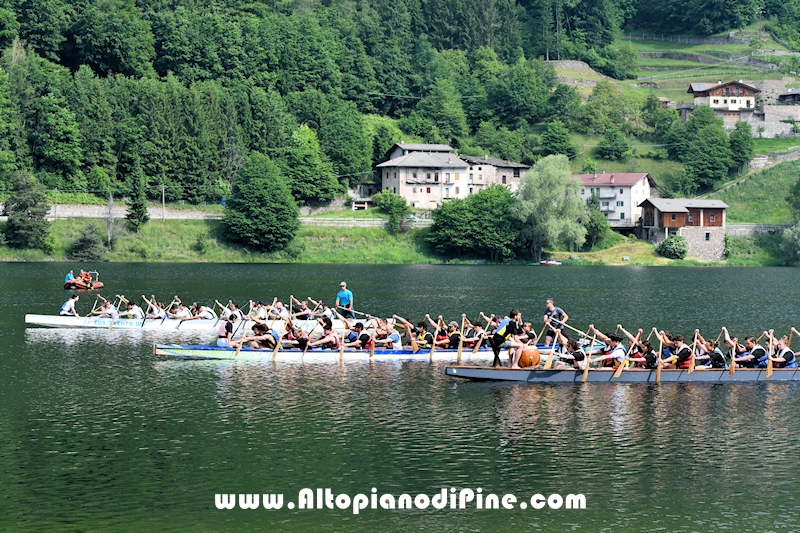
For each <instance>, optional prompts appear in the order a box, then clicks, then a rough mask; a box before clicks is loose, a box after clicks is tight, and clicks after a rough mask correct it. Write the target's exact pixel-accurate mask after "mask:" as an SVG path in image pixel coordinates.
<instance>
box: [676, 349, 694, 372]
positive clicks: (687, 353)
mask: <svg viewBox="0 0 800 533" xmlns="http://www.w3.org/2000/svg"><path fill="white" fill-rule="evenodd" d="M675 356H676V357H677V358H678V360H677V361H675V366H677V367H678V368H689V365H690V364H691V362H692V350H691V348H689V347H688V346H686V345H685V344H684V345H683V346H681V348H680V349H679V350H678V351H677V352H676V353H675Z"/></svg>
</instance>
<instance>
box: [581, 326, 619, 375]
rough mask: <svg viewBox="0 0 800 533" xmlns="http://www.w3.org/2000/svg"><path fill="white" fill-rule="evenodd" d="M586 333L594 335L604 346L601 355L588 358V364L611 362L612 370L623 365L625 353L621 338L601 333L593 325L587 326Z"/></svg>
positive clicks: (611, 333) (613, 334) (612, 334)
mask: <svg viewBox="0 0 800 533" xmlns="http://www.w3.org/2000/svg"><path fill="white" fill-rule="evenodd" d="M587 331H588V332H589V333H595V334H596V335H597V338H598V339H600V341H601V342H603V343H605V345H606V349H605V350H603V353H602V354H601V355H600V356H599V357H592V358H589V362H590V363H598V362H603V361H611V362H612V363H613V366H614V368H616V367H618V366H619V365H621V364H624V363H625V356H626V355H627V353H626V352H625V346H623V345H622V337H620V336H619V335H617V334H616V333H613V332H610V333H602V332H601V331H600V330H598V329H597V328H596V327H594V324H589V328H588V330H587Z"/></svg>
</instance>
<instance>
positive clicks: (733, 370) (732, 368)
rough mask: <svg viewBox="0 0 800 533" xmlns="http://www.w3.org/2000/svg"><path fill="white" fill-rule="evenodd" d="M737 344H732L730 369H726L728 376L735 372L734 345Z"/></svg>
mask: <svg viewBox="0 0 800 533" xmlns="http://www.w3.org/2000/svg"><path fill="white" fill-rule="evenodd" d="M737 344H739V343H738V342H734V343H733V348H731V350H733V352H731V367H730V368H729V369H728V375H729V376H732V375H733V373H734V372H736V345H737Z"/></svg>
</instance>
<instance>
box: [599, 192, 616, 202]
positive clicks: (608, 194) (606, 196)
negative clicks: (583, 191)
mask: <svg viewBox="0 0 800 533" xmlns="http://www.w3.org/2000/svg"><path fill="white" fill-rule="evenodd" d="M616 197H617V193H615V192H603V193H600V195H598V198H599V199H601V200H614V199H616Z"/></svg>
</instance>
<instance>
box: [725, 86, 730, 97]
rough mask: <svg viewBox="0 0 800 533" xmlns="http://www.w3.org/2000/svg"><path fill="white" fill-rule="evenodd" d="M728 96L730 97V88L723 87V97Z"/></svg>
mask: <svg viewBox="0 0 800 533" xmlns="http://www.w3.org/2000/svg"><path fill="white" fill-rule="evenodd" d="M730 95H731V88H730V87H725V96H730Z"/></svg>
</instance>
